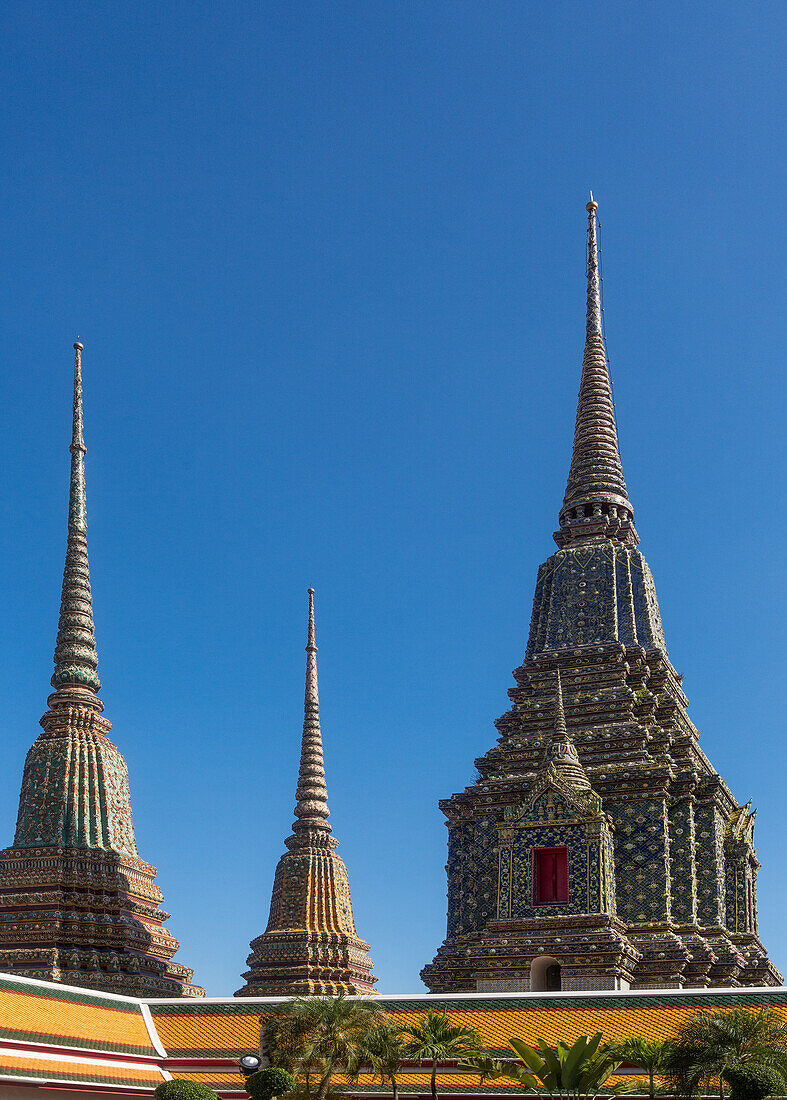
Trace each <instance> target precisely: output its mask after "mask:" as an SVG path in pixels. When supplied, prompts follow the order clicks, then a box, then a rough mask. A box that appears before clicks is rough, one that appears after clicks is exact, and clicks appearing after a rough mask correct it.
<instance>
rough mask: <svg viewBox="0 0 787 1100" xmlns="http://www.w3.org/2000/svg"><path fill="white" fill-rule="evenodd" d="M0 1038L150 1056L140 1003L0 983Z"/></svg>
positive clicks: (7, 980) (0, 980)
mask: <svg viewBox="0 0 787 1100" xmlns="http://www.w3.org/2000/svg"><path fill="white" fill-rule="evenodd" d="M0 1037H2V1038H5V1039H20V1040H24V1041H26V1042H40V1043H46V1044H50V1045H52V1046H72V1047H88V1048H90V1049H92V1050H106V1051H113V1052H121V1051H122V1052H126V1053H129V1054H151V1055H155V1053H156V1052H155V1050H154V1048H153V1046H152V1045H151V1041H150V1035H149V1034H148V1030H147V1027H146V1026H145V1020H144V1018H143V1016H142V1009H141V1007H140V1004H139V1002H135V1001H131V1000H129V1001H125V1000H123V1001H121V1000H114V999H112V998H109V997H102V996H101V995H100V994H92V993H88V992H87V990H85V991H81V990H80V991H76V990H69V989H63V988H60V989H58V988H57V987H56V986H53V985H50V984H47V985H46V986H44V985H40V986H39V984H38V983H35V984H33V983H32V982H31V983H29V984H28V983H22V982H16V981H14V980H13V979H10V978H0Z"/></svg>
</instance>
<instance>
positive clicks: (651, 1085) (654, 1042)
mask: <svg viewBox="0 0 787 1100" xmlns="http://www.w3.org/2000/svg"><path fill="white" fill-rule="evenodd" d="M669 1051H670V1045H669V1043H667V1042H661V1041H660V1040H658V1039H643V1038H642V1036H641V1035H636V1036H634V1037H633V1038H631V1039H626V1040H625V1042H623V1043H620V1044H619V1045H618V1046H617V1047H616V1048H615V1053H616V1054H617V1056H618V1057H619V1058H621V1059H622V1060H623V1061H624V1062H633V1063H634V1065H635V1066H639V1067H640V1069H644V1071H645V1072H646V1073H647V1075H648V1096H649V1097H650V1100H653V1098H654V1097H655V1095H656V1074H658V1073H661V1072H662V1070H663V1069H664V1067H665V1066H666V1063H667V1057H668V1055H669ZM634 1083H635V1082H634V1081H632V1085H633V1084H634Z"/></svg>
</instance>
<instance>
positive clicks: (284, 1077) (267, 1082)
mask: <svg viewBox="0 0 787 1100" xmlns="http://www.w3.org/2000/svg"><path fill="white" fill-rule="evenodd" d="M296 1084H297V1082H296V1080H295V1078H294V1077H293V1076H292V1074H291V1073H288V1072H287V1070H286V1069H274V1068H273V1066H269V1067H268V1069H258V1070H257V1072H256V1073H252V1074H251V1075H250V1076H249V1077H247V1078H246V1092H247V1093H248V1094H249V1096H251V1097H252V1098H253V1100H272V1098H273V1097H274V1096H283V1095H284V1093H285V1092H292V1090H293V1089H294V1088H295V1087H296Z"/></svg>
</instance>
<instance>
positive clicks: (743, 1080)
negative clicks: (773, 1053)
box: [723, 1062, 784, 1100]
mask: <svg viewBox="0 0 787 1100" xmlns="http://www.w3.org/2000/svg"><path fill="white" fill-rule="evenodd" d="M723 1077H724V1080H725V1081H726V1082H727V1084H728V1085H729V1086H730V1090H731V1100H765V1097H766V1096H780V1095H781V1094H782V1093H783V1092H784V1079H783V1078H782V1075H781V1074H780V1073H778V1072H777V1071H776V1070H775V1069H771V1067H770V1066H758V1065H757V1064H756V1063H754V1062H749V1063H744V1064H742V1065H740V1066H730V1067H729V1069H725V1071H724V1074H723Z"/></svg>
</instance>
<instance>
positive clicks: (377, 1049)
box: [350, 1016, 408, 1100]
mask: <svg viewBox="0 0 787 1100" xmlns="http://www.w3.org/2000/svg"><path fill="white" fill-rule="evenodd" d="M407 1058H408V1036H407V1034H406V1033H405V1032H404V1030H403V1029H402V1027H401V1026H400V1025H399V1024H397V1023H396V1021H395V1020H393V1019H392V1018H391V1017H389V1016H381V1017H380V1018H379V1019H378V1020H377V1021H376V1022H375V1023H374V1024H373V1025H372V1027H370V1028H369V1030H368V1031H367V1032H366V1034H365V1035H364V1037H363V1045H362V1048H361V1049H360V1050H359V1052H358V1057H357V1061H356V1064H355V1065H354V1066H351V1067H350V1068H351V1077H352V1078H353V1079H354V1080H357V1079H358V1076H359V1074H360V1071H361V1068H362V1066H364V1065H369V1066H370V1067H371V1070H372V1073H374V1075H375V1076H376V1077H379V1078H380V1080H381V1081H382V1083H383V1084H386V1082H390V1085H391V1092H392V1094H393V1100H398V1096H399V1086H398V1084H397V1081H396V1078H397V1075H398V1073H399V1071H400V1070H401V1068H402V1065H403V1063H404V1062H405V1060H406V1059H407Z"/></svg>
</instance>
